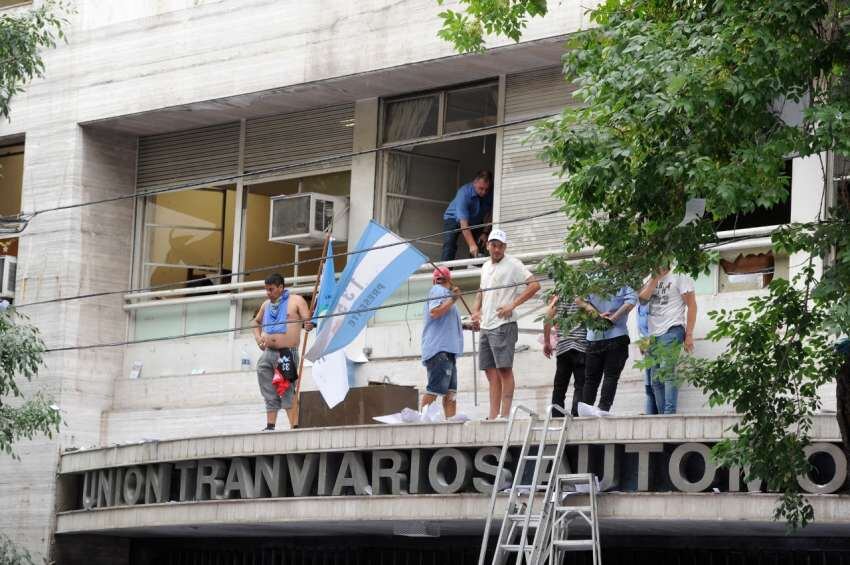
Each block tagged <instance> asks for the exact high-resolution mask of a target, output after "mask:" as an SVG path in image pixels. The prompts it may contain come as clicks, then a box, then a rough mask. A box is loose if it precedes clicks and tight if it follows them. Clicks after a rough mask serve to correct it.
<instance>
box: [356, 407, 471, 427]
mask: <svg viewBox="0 0 850 565" xmlns="http://www.w3.org/2000/svg"><path fill="white" fill-rule="evenodd" d="M372 419H373V420H375V421H376V422H380V423H382V424H390V425H398V424H427V423H436V422H454V423H462V422H467V421H469V416H467V415H466V414H456V415H454V416H452V417H451V418H448V419H447V418H446V417H445V416H444V415H443V409H442V407H441V406H440V405H439V404H438V403H436V402H432V403H431V404H429V405H428V406H426V407H425V408H423V410H422V412H417V411H416V410H413V409H412V408H404V409H403V410H402V411H401V412H396V413H395V414H387V415H386V416H375V417H373V418H372Z"/></svg>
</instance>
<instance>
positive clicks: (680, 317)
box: [638, 267, 697, 414]
mask: <svg viewBox="0 0 850 565" xmlns="http://www.w3.org/2000/svg"><path fill="white" fill-rule="evenodd" d="M638 297H639V298H640V300H641V301H642V302H644V303H647V302H648V303H649V315H648V316H647V322H648V326H649V335H650V346H649V351H650V354H651V353H652V350H653V347H657V346H658V345H657V344H661V345H662V346H670V345H671V344H675V345H674V346H680V347H681V346H684V348H685V351H687V352H688V353H692V352H693V350H694V326H695V325H696V321H697V301H696V297H695V295H694V280H693V279H692V278H691V277H689V276H687V275H682V274H679V273H673V272H671V271H670V267H664V268H662V269H659V270H658V271H657V272H656V273H654V274H653V275H652V276H651V277H650V279H649V280H648V281H647V283H646V284H645V285H644V287H643V288H642V289H641V291H640V294H639V295H638ZM662 369H664V370H663V371H662ZM649 374H650V381H651V383H652V391H653V394H654V396H655V406H656V408H657V410H658V413H659V414H675V413H676V408H677V405H678V399H679V383H678V381H677V380H676V367H675V365H674V366H672V367H666V368H665V367H663V366H662V365H658V366H655V367H651V368H650V369H649Z"/></svg>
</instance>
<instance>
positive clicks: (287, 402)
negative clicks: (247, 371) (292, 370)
mask: <svg viewBox="0 0 850 565" xmlns="http://www.w3.org/2000/svg"><path fill="white" fill-rule="evenodd" d="M281 353H287V354H289V355H291V356H292V363H294V364H295V367H296V370H297V368H298V352H297V351H296V350H295V349H289V348H287V349H266V350H265V351H263V354H262V355H260V359H259V360H258V361H257V383H258V384H259V385H260V394H262V395H263V400H265V402H266V412H271V411H272V410H275V411H277V410H280V409H284V410H287V409H289V408H292V399H293V398H294V397H295V386H296V382H297V381H295V382H293V383H292V384H290V385H289V388H288V389H286V392H285V393H284V394H283V396H278V395H277V389H275V387H274V385H273V384H272V379H273V378H274V367H275V363H277V360H278V358H279V357H280V355H281Z"/></svg>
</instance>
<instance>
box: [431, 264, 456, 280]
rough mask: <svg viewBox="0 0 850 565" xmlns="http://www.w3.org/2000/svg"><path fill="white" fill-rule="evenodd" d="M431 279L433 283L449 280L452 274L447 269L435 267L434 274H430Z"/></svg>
mask: <svg viewBox="0 0 850 565" xmlns="http://www.w3.org/2000/svg"><path fill="white" fill-rule="evenodd" d="M431 279H432V280H433V281H434V282H437V279H446V280H451V279H452V272H451V271H450V270H449V268H448V267H437V268H436V269H434V272H433V273H431Z"/></svg>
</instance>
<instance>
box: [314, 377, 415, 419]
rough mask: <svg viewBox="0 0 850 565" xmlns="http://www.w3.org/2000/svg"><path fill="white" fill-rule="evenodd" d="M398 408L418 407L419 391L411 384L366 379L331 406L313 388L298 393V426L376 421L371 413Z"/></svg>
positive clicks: (392, 411)
mask: <svg viewBox="0 0 850 565" xmlns="http://www.w3.org/2000/svg"><path fill="white" fill-rule="evenodd" d="M402 408H412V409H413V410H418V409H419V391H418V390H417V389H416V387H413V386H400V385H393V384H377V383H370V384H369V386H363V387H356V388H352V389H351V390H349V391H348V396H346V397H345V400H343V401H342V402H340V403H339V404H337V405H336V406H335V407H334V408H333V410H331V409H329V408H328V405H327V404H325V401H324V399H323V398H322V395H321V393H320V392H319V391H317V390H311V391H304V392H302V393H301V406H300V409H299V414H298V419H299V422H298V427H299V428H328V427H331V426H357V425H362V424H376V423H377V422H375V420H373V419H372V418H374V417H375V416H386V415H387V414H392V413H394V412H401V410H402Z"/></svg>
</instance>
